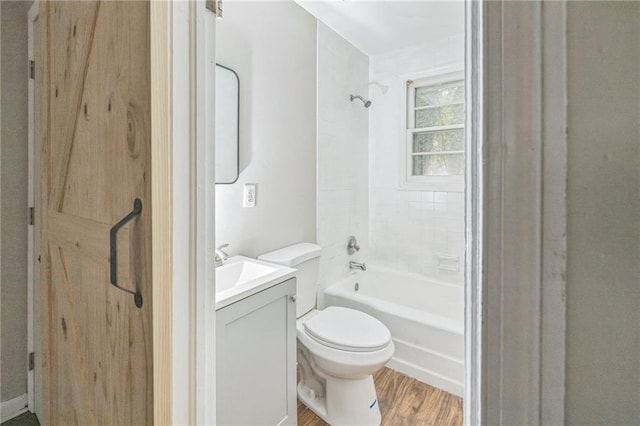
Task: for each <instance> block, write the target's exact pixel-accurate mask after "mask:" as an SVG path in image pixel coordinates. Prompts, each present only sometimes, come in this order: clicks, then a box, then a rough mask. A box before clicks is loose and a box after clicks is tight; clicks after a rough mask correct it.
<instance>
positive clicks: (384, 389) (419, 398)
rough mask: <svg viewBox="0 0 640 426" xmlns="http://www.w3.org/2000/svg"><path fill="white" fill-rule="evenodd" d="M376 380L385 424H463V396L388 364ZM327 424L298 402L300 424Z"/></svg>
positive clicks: (437, 425) (309, 425)
mask: <svg viewBox="0 0 640 426" xmlns="http://www.w3.org/2000/svg"><path fill="white" fill-rule="evenodd" d="M373 380H374V381H375V383H376V392H377V394H378V402H379V403H380V412H381V413H382V424H383V425H385V426H386V425H388V426H396V425H407V426H410V425H411V426H413V425H434V426H459V425H462V398H459V397H457V396H455V395H451V394H449V393H447V392H445V391H443V390H440V389H436V388H434V387H431V386H429V385H427V384H425V383H422V382H419V381H418V380H415V379H412V378H411V377H408V376H405V375H404V374H402V373H399V372H397V371H395V370H391V369H390V368H386V367H385V368H383V369H381V370H380V371H378V372H377V373H376V374H375V375H374V376H373ZM326 424H327V423H325V422H324V421H323V420H322V419H320V417H318V416H316V415H315V414H314V413H313V411H311V410H310V409H308V408H307V407H306V406H305V405H303V404H302V403H301V402H300V401H298V425H299V426H321V425H326Z"/></svg>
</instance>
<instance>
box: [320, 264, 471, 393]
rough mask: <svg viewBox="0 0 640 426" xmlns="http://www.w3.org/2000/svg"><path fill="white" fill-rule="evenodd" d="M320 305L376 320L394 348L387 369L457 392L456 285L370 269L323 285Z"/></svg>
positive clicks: (460, 356)
mask: <svg viewBox="0 0 640 426" xmlns="http://www.w3.org/2000/svg"><path fill="white" fill-rule="evenodd" d="M356 288H357V290H356ZM324 303H325V305H327V306H331V305H333V306H345V307H347V308H353V309H357V310H359V311H362V312H366V313H368V314H369V315H371V316H373V317H375V318H377V319H379V320H380V321H382V322H383V323H384V324H385V325H386V326H387V327H388V328H389V330H390V331H391V337H392V339H393V342H394V344H395V346H396V351H395V354H394V356H393V358H392V359H391V361H389V363H388V364H387V366H388V367H390V368H392V369H394V370H398V371H400V372H401V373H404V374H406V375H407V376H410V377H413V378H415V379H418V380H420V381H422V382H424V383H427V384H429V385H431V386H434V387H437V388H440V389H443V390H445V391H447V392H449V393H452V394H455V395H458V396H462V394H463V391H464V288H463V285H462V284H459V285H454V284H448V283H443V282H438V281H434V280H430V279H429V280H427V279H425V278H423V277H421V276H418V275H413V274H408V273H401V272H400V273H399V272H393V271H388V270H384V269H379V268H375V267H370V268H368V269H367V271H366V272H358V273H355V274H353V275H351V276H350V277H349V278H346V279H344V280H342V281H340V282H338V283H336V284H333V285H331V286H330V287H328V288H327V289H326V290H325V292H324Z"/></svg>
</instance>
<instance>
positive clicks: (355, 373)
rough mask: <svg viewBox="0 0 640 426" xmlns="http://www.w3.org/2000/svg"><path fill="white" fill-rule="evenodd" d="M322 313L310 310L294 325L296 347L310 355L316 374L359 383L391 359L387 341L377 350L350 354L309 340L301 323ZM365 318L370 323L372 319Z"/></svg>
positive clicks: (392, 348)
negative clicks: (300, 347) (369, 320)
mask: <svg viewBox="0 0 640 426" xmlns="http://www.w3.org/2000/svg"><path fill="white" fill-rule="evenodd" d="M327 309H329V308H327ZM325 310H326V309H325ZM323 312H324V311H319V310H313V311H311V312H309V313H307V314H306V315H304V316H303V317H301V318H299V319H298V321H297V324H296V328H297V335H298V345H302V346H304V347H305V348H306V350H308V351H309V352H310V353H311V354H312V355H313V359H314V362H315V364H314V365H315V366H316V368H318V369H319V370H320V371H324V372H326V373H327V374H329V375H331V376H333V377H336V378H340V379H362V378H365V377H367V376H370V375H371V374H373V372H375V371H377V370H379V369H380V368H381V367H382V366H383V365H385V364H386V363H387V361H389V359H391V356H392V355H393V352H394V351H395V346H394V344H393V340H391V339H389V341H388V343H387V344H386V345H384V346H383V347H382V348H379V349H375V350H366V351H363V350H362V349H361V350H359V351H354V350H345V349H339V348H335V347H331V346H328V345H327V344H326V343H325V342H322V341H320V340H319V339H318V338H315V337H313V336H312V335H311V334H309V333H308V332H307V330H306V327H305V323H307V322H308V321H311V320H312V319H313V318H315V317H316V316H318V315H321V314H322V313H323ZM363 315H366V314H363ZM367 317H369V316H368V315H367ZM369 318H371V319H373V317H369ZM383 327H384V325H383ZM385 328H386V327H385ZM334 346H335V345H334Z"/></svg>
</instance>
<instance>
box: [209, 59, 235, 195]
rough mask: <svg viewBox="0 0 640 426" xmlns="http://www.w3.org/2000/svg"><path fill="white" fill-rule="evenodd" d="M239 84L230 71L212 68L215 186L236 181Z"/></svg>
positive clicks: (233, 72) (223, 67) (219, 66)
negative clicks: (213, 71) (214, 75)
mask: <svg viewBox="0 0 640 426" xmlns="http://www.w3.org/2000/svg"><path fill="white" fill-rule="evenodd" d="M239 98H240V80H239V79H238V74H236V73H235V71H233V70H232V69H231V68H227V67H225V66H222V65H219V64H216V100H215V102H216V121H215V144H216V147H215V150H216V183H217V184H230V183H234V182H235V181H236V180H238V163H239V155H238V146H239V125H240V120H239V115H240V100H239Z"/></svg>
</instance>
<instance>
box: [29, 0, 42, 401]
mask: <svg viewBox="0 0 640 426" xmlns="http://www.w3.org/2000/svg"><path fill="white" fill-rule="evenodd" d="M38 18H39V4H38V2H37V1H36V2H34V3H33V5H32V6H31V8H30V9H29V14H28V18H27V19H28V21H27V27H28V60H29V61H34V60H35V57H34V33H33V26H34V22H35V21H36V20H37V19H38ZM27 79H28V90H29V92H28V96H29V109H28V111H29V112H28V114H29V119H28V125H29V130H28V132H29V139H28V144H29V146H28V170H29V171H28V173H29V178H28V184H27V185H28V195H27V203H28V207H29V208H33V209H34V211H39V208H40V205H39V204H40V203H39V200H40V197H39V196H38V197H36V191H37V189H38V188H39V185H37V184H36V179H35V177H36V176H39V171H40V167H39V164H38V160H39V155H37V152H38V149H39V144H38V143H37V141H36V140H35V80H34V79H33V78H31V76H27ZM36 218H37V214H34V215H33V220H34V223H33V224H30V223H28V222H27V354H26V357H27V399H28V403H29V411H31V412H36V411H37V409H38V408H39V402H38V405H36V398H35V396H36V378H35V376H36V369H35V366H34V369H33V370H29V356H30V354H31V353H36V352H38V353H41V346H40V341H39V339H36V338H35V334H34V333H36V332H39V331H40V322H39V316H35V315H34V313H35V309H36V307H37V306H38V303H37V300H36V299H35V298H36V297H38V296H39V294H40V293H39V291H36V286H37V282H38V278H39V277H40V268H39V267H38V263H37V262H36V256H35V253H36V235H37V233H38V229H36V222H37V220H36ZM39 371H40V369H39V368H38V372H39ZM36 407H37V408H36Z"/></svg>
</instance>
